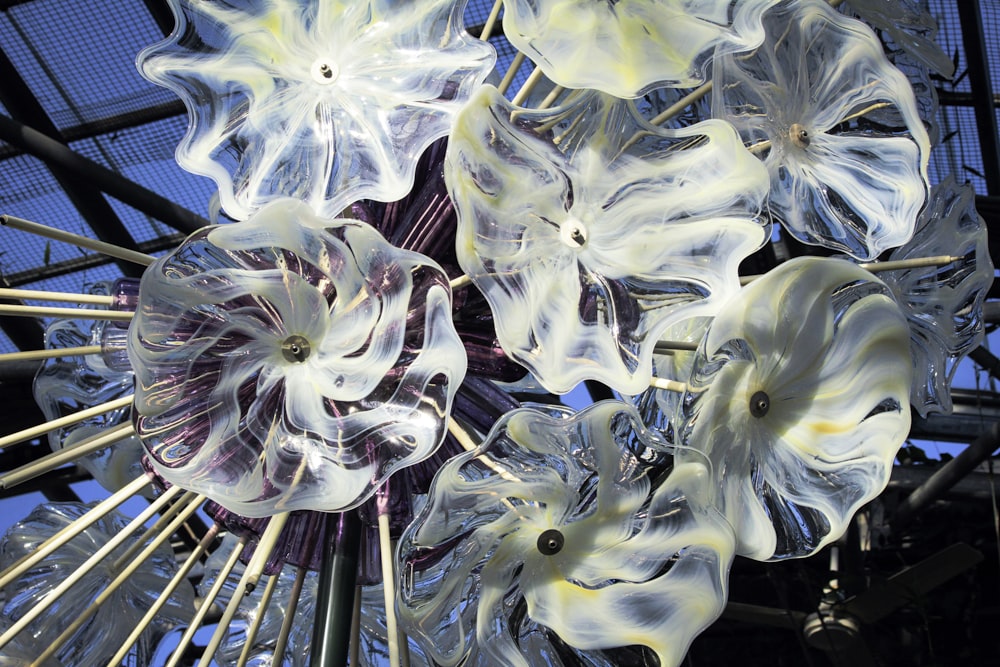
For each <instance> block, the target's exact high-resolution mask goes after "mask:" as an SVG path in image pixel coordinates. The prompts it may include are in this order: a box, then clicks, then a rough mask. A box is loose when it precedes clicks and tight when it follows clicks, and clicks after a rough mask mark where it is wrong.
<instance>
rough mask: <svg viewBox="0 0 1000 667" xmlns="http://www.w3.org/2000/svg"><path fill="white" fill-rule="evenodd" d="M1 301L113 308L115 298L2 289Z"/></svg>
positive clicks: (100, 295)
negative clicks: (16, 300) (33, 301)
mask: <svg viewBox="0 0 1000 667" xmlns="http://www.w3.org/2000/svg"><path fill="white" fill-rule="evenodd" d="M0 299H34V300H37V301H63V302H67V303H80V304H85V305H92V306H106V307H111V306H113V305H114V303H115V299H114V297H111V296H107V295H106V294H77V293H75V292H47V291H45V290H33V289H12V288H9V287H0Z"/></svg>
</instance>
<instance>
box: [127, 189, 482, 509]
mask: <svg viewBox="0 0 1000 667" xmlns="http://www.w3.org/2000/svg"><path fill="white" fill-rule="evenodd" d="M130 331H131V338H130V340H129V356H130V358H131V360H132V366H133V367H134V368H135V369H136V378H137V387H136V401H135V423H136V429H137V431H138V433H139V436H140V437H141V438H142V440H143V443H144V444H145V445H146V448H147V449H148V452H149V456H150V460H151V463H152V464H153V467H154V468H155V469H156V470H157V472H158V473H159V474H161V475H162V476H163V477H164V478H165V479H167V480H168V481H170V482H171V483H173V484H176V485H178V486H181V487H184V488H186V489H192V490H196V491H199V492H200V493H204V494H205V495H207V496H208V497H209V498H211V499H212V500H214V501H216V502H218V503H219V504H220V505H222V506H223V507H225V508H226V509H228V510H230V511H233V512H237V513H239V514H242V515H245V516H251V517H262V516H268V515H270V514H273V513H275V512H278V511H286V510H295V509H315V510H323V511H336V510H342V509H346V508H349V507H354V506H356V505H358V504H360V503H362V502H363V501H364V500H365V499H366V498H368V497H369V496H371V495H372V494H373V493H374V491H375V489H376V488H377V487H378V486H379V485H380V484H381V483H382V482H383V481H384V480H385V479H386V478H387V477H388V476H389V475H391V474H392V473H393V471H395V470H398V469H399V468H401V467H404V466H407V465H410V464H413V463H416V462H418V461H421V460H423V459H425V458H427V457H428V456H430V455H431V454H432V453H433V452H434V450H435V449H436V448H437V447H438V445H439V444H440V442H441V440H442V438H443V437H444V433H445V420H446V415H448V413H449V410H450V406H451V401H452V398H453V397H454V394H455V391H456V390H457V387H458V385H459V384H460V383H461V381H462V378H463V376H464V373H465V353H464V349H463V347H462V342H461V341H460V340H459V338H458V336H457V335H456V334H455V331H454V327H453V325H452V320H451V295H450V288H449V286H448V278H447V276H446V275H445V274H444V272H443V271H442V270H441V268H440V267H439V266H438V265H437V264H435V263H434V262H433V261H431V260H429V259H428V258H426V257H424V256H422V255H419V254H417V253H414V252H409V251H405V250H400V249H397V248H393V247H392V246H390V245H389V244H388V243H386V242H385V240H384V239H383V238H382V237H381V236H379V235H378V233H377V232H376V231H375V230H374V229H372V228H371V227H369V226H368V225H366V224H364V223H360V222H356V221H351V220H334V221H325V220H322V219H320V218H317V217H316V216H314V215H313V214H312V213H311V210H310V209H309V207H308V206H307V205H306V204H304V203H302V202H297V201H294V200H284V201H279V202H275V203H273V204H271V205H269V206H267V207H265V208H264V209H262V210H261V211H260V212H259V213H258V214H257V215H255V216H254V218H253V219H252V220H250V221H247V222H243V223H239V224H235V225H223V226H217V227H209V228H205V229H204V230H201V231H199V232H197V233H195V234H193V235H192V236H191V237H189V238H188V239H187V240H186V241H185V242H184V243H183V244H182V245H181V246H180V247H179V248H177V249H176V250H175V251H173V252H171V253H170V254H169V255H167V256H165V257H164V258H162V259H160V260H158V261H157V262H156V263H155V264H153V265H152V266H151V267H150V268H149V269H147V271H146V273H145V274H144V276H143V279H142V287H141V291H140V295H139V310H138V311H137V312H136V316H135V318H134V319H133V322H132V326H131V329H130Z"/></svg>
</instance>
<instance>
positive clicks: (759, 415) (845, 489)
mask: <svg viewBox="0 0 1000 667" xmlns="http://www.w3.org/2000/svg"><path fill="white" fill-rule="evenodd" d="M911 365H912V364H911V361H910V354H909V330H908V327H907V326H906V320H905V318H904V317H903V314H902V312H901V311H900V309H899V306H897V305H896V302H895V301H894V299H893V298H892V296H891V292H890V291H889V289H888V288H887V287H886V286H885V285H884V284H883V283H882V282H880V281H879V280H878V279H876V278H874V277H873V276H872V275H871V274H870V273H868V272H867V271H865V270H863V269H861V268H859V267H857V266H856V265H854V264H852V263H850V262H848V261H844V260H840V259H821V258H815V257H809V258H799V259H795V260H792V261H789V262H787V263H785V264H782V265H780V266H779V267H778V268H777V269H774V270H772V271H771V272H769V273H768V274H766V275H765V276H763V277H762V278H759V279H757V280H755V281H754V282H752V283H751V284H750V285H749V286H748V287H746V288H745V289H744V290H743V292H742V293H740V294H739V295H738V296H737V297H735V298H734V299H733V300H732V301H731V302H730V303H729V304H728V305H727V306H726V307H725V308H724V309H723V310H722V311H721V312H720V314H719V315H718V316H717V317H716V319H715V320H714V321H713V322H712V325H711V327H710V328H709V331H708V334H707V336H706V338H705V340H704V341H703V342H702V346H701V348H700V349H699V351H698V358H697V359H696V361H695V365H694V369H693V372H692V375H691V378H690V381H689V386H688V390H687V392H686V395H685V397H684V404H683V421H682V422H681V423H680V427H679V437H680V442H681V444H683V445H685V446H686V447H679V448H678V450H677V453H676V460H677V461H681V462H683V461H686V460H688V459H689V458H692V459H693V460H694V461H700V460H702V457H703V456H706V455H707V456H708V458H709V459H710V460H711V462H712V466H713V474H714V476H715V479H716V483H717V486H716V488H717V489H718V496H717V499H716V502H717V503H718V504H719V506H720V507H721V508H722V509H723V510H724V512H725V514H726V517H727V518H728V519H729V521H730V522H731V523H732V525H733V526H734V528H735V529H736V534H737V538H738V543H739V546H738V551H737V553H739V554H740V555H744V556H748V557H751V558H755V559H759V560H764V559H770V558H787V557H796V556H805V555H809V554H811V553H814V552H815V551H817V550H818V549H820V548H822V547H823V546H824V545H826V544H828V543H830V542H831V541H833V540H835V539H837V538H838V537H839V536H840V535H841V534H842V533H843V531H844V529H845V528H846V526H847V523H848V521H849V520H850V519H851V517H852V516H853V514H854V512H855V510H857V509H858V508H859V507H860V506H861V505H862V504H864V503H865V502H867V501H869V500H871V499H872V498H874V497H875V496H876V495H878V494H879V493H880V492H881V491H882V489H883V488H885V485H886V483H887V482H888V480H889V473H890V471H891V466H892V462H893V459H894V457H895V455H896V451H897V450H898V449H899V446H900V445H901V444H902V442H903V440H904V439H905V438H906V436H907V435H908V433H909V427H910V410H909V394H910V378H911V375H912V370H911Z"/></svg>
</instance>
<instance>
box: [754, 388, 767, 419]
mask: <svg viewBox="0 0 1000 667" xmlns="http://www.w3.org/2000/svg"><path fill="white" fill-rule="evenodd" d="M770 409H771V397H770V396H768V395H767V393H766V392H763V391H757V392H754V395H753V396H751V397H750V414H752V415H753V416H754V417H756V418H757V419H760V418H761V417H763V416H764V415H766V414H767V411H768V410H770Z"/></svg>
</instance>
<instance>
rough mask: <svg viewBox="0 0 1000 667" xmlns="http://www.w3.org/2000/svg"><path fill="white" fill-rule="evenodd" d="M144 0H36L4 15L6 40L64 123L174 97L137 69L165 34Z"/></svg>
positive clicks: (97, 119) (96, 119)
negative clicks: (144, 51)
mask: <svg viewBox="0 0 1000 667" xmlns="http://www.w3.org/2000/svg"><path fill="white" fill-rule="evenodd" d="M162 37H163V35H162V34H161V33H160V32H159V30H158V29H157V27H156V24H155V23H154V22H153V20H152V19H151V17H150V15H149V13H148V12H147V11H146V9H145V6H144V5H143V3H141V2H129V1H127V0H105V1H102V2H94V3H90V2H87V3H77V2H60V1H59V0H34V2H27V3H24V4H20V5H17V6H14V7H11V8H10V9H9V10H7V11H6V12H4V13H3V15H2V17H0V42H2V44H3V48H4V51H5V52H6V54H7V56H8V57H9V58H10V60H11V61H12V62H13V63H14V66H15V67H16V68H17V70H18V72H19V73H20V74H21V76H22V77H23V78H24V80H25V81H26V82H27V84H28V86H29V87H30V88H31V90H32V91H33V92H34V94H35V96H36V97H37V98H38V100H39V102H40V103H41V104H42V107H43V108H44V109H45V110H46V112H47V113H48V115H49V117H50V118H51V119H52V121H53V123H54V124H55V125H56V127H57V128H59V129H60V130H63V131H65V130H67V129H69V128H72V127H74V126H79V125H85V124H90V123H101V122H104V121H106V120H107V119H108V118H111V117H116V118H118V119H119V120H120V118H121V116H122V115H123V114H129V113H135V112H139V111H142V110H144V109H147V108H149V107H152V106H156V105H160V104H164V103H172V102H174V99H173V97H172V95H171V94H170V93H169V92H167V91H166V90H164V89H162V88H159V87H157V86H155V85H153V84H151V83H149V82H148V81H146V80H144V79H143V78H142V77H141V76H140V75H139V72H138V71H137V70H136V68H135V64H134V63H135V57H136V54H137V53H138V52H139V50H140V49H142V48H143V47H145V46H147V45H149V44H151V43H153V42H155V41H157V40H159V39H161V38H162Z"/></svg>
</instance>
